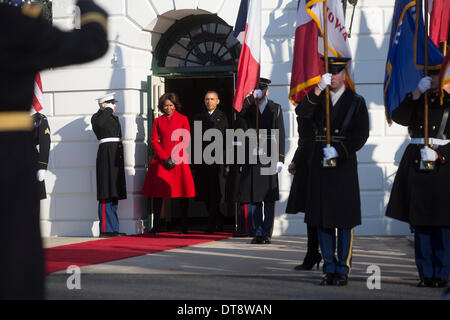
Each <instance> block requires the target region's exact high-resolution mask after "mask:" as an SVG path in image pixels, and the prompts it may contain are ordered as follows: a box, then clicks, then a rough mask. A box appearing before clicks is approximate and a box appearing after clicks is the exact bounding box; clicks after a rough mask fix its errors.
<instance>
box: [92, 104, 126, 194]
mask: <svg viewBox="0 0 450 320" xmlns="http://www.w3.org/2000/svg"><path fill="white" fill-rule="evenodd" d="M91 123H92V129H93V130H94V133H95V135H96V136H97V139H98V140H101V139H105V138H120V139H121V138H122V130H121V127H120V122H119V118H118V117H117V116H115V115H114V114H113V110H112V109H111V108H109V107H106V108H105V109H103V110H102V109H99V110H98V111H97V112H96V113H95V114H94V115H93V116H92V118H91ZM96 176H97V199H98V200H103V199H118V200H122V199H126V198H127V187H126V182H125V164H124V158H123V145H122V141H119V142H105V143H100V145H99V147H98V151H97V161H96Z"/></svg>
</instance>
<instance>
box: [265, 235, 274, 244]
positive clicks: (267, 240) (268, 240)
mask: <svg viewBox="0 0 450 320" xmlns="http://www.w3.org/2000/svg"><path fill="white" fill-rule="evenodd" d="M263 242H264V244H271V243H272V241H270V238H269V237H264V239H263Z"/></svg>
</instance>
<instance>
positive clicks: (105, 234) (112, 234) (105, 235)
mask: <svg viewBox="0 0 450 320" xmlns="http://www.w3.org/2000/svg"><path fill="white" fill-rule="evenodd" d="M117 236H118V232H100V236H99V237H100V238H113V237H117Z"/></svg>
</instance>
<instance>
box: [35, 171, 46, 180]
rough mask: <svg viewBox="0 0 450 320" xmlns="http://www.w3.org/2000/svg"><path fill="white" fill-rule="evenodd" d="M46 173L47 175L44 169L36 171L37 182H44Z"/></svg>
mask: <svg viewBox="0 0 450 320" xmlns="http://www.w3.org/2000/svg"><path fill="white" fill-rule="evenodd" d="M46 173H47V170H45V169H39V170H38V172H37V174H36V177H37V179H38V181H39V182H42V181H44V179H45V174H46Z"/></svg>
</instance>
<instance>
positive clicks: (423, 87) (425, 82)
mask: <svg viewBox="0 0 450 320" xmlns="http://www.w3.org/2000/svg"><path fill="white" fill-rule="evenodd" d="M430 88H431V77H423V78H422V79H420V81H419V83H418V84H417V89H419V91H420V93H424V92H425V91H427V90H428V89H430Z"/></svg>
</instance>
